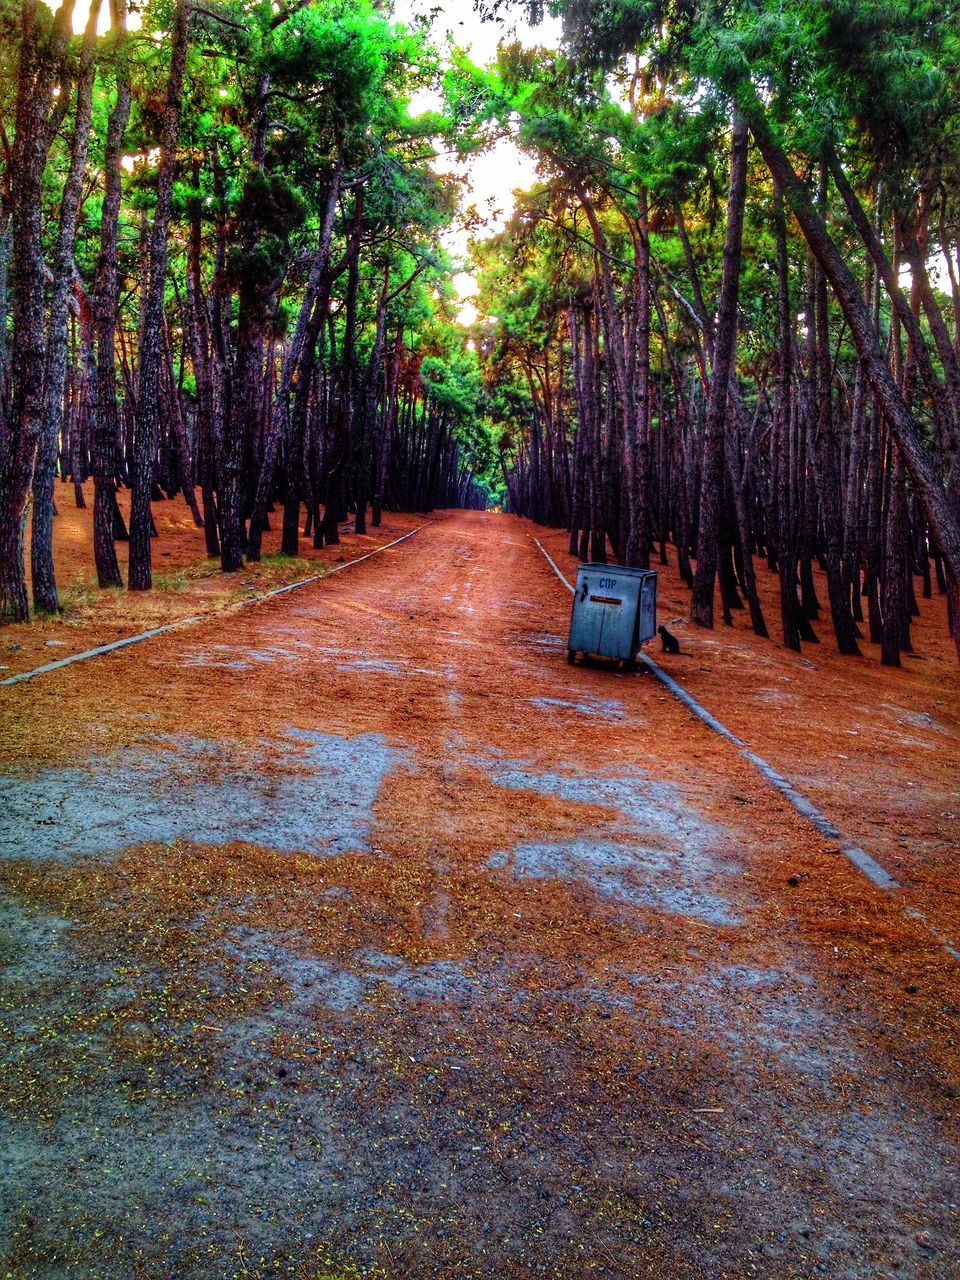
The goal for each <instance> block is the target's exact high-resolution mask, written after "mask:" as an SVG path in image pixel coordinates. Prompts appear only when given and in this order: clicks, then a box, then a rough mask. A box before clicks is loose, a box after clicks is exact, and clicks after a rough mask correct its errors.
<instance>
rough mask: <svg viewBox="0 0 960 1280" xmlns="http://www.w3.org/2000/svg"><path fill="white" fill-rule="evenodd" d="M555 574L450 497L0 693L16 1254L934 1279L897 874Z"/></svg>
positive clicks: (930, 1189)
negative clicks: (573, 605) (792, 799)
mask: <svg viewBox="0 0 960 1280" xmlns="http://www.w3.org/2000/svg"><path fill="white" fill-rule="evenodd" d="M568 610H569V599H568V597H567V595H566V593H565V592H564V591H563V590H562V588H560V586H559V584H558V583H557V582H556V580H555V579H554V578H553V576H552V574H551V573H550V571H549V569H548V567H547V566H546V564H545V563H544V561H543V560H542V558H541V556H540V553H539V552H538V551H537V550H536V548H535V547H534V545H533V543H532V542H531V540H530V538H529V537H528V535H527V533H526V531H525V529H524V526H523V524H522V522H520V521H518V520H515V519H513V518H511V517H505V516H498V515H493V514H466V513H457V514H454V515H452V516H450V517H449V518H446V519H444V520H442V521H440V522H438V523H437V524H435V525H433V526H431V527H430V528H429V529H426V530H424V532H423V533H422V534H420V535H418V537H417V538H415V539H413V540H412V541H410V542H407V543H405V544H404V545H403V546H401V547H397V548H395V549H393V550H391V551H389V552H385V553H384V554H383V555H382V556H379V557H378V558H377V559H376V560H374V561H371V562H368V563H367V564H366V565H363V566H359V567H358V568H357V569H356V570H354V571H351V572H350V573H347V574H342V575H340V576H339V577H337V578H335V579H332V580H330V581H328V582H321V583H319V584H317V585H316V586H311V587H307V588H304V590H303V591H301V592H298V593H296V594H294V595H292V596H287V597H282V598H280V599H278V600H275V601H272V602H269V603H267V604H264V605H263V606H260V607H258V608H257V609H254V610H246V611H243V612H242V613H240V614H234V615H231V616H229V617H224V618H222V619H217V620H214V621H211V622H210V623H209V624H205V625H204V626H203V627H202V628H197V629H195V630H193V631H189V632H184V633H181V634H173V635H170V636H166V637H161V638H159V639H158V640H156V641H155V642H153V641H151V642H150V643H149V644H145V645H143V646H139V647H138V648H137V649H135V650H132V651H128V652H125V653H120V654H117V655H113V656H110V657H108V658H104V659H102V660H97V661H95V662H91V663H85V664H81V665H77V666H74V667H70V668H68V669H66V670H64V671H62V672H59V673H57V674H56V675H55V676H52V677H50V678H49V679H45V680H39V681H35V682H32V683H29V684H24V685H19V686H16V687H15V688H14V689H11V690H10V691H9V692H8V696H7V697H5V698H4V699H3V700H2V701H0V718H2V723H0V730H2V736H3V741H4V742H5V743H7V744H8V745H9V746H11V747H12V748H13V752H14V754H13V755H12V757H11V759H12V760H15V766H14V765H13V764H12V763H11V765H10V767H9V768H8V771H7V772H6V773H4V774H3V775H0V876H2V879H0V894H2V896H0V963H2V964H3V965H4V969H3V971H2V974H0V984H2V986H0V989H2V995H0V1018H2V1027H0V1042H2V1045H3V1055H4V1061H3V1062H2V1063H0V1070H2V1074H3V1106H4V1107H5V1116H4V1126H5V1128H6V1130H7V1141H6V1142H5V1152H4V1165H3V1173H2V1187H0V1262H2V1263H3V1264H5V1266H6V1268H7V1269H8V1270H12V1271H13V1273H14V1274H16V1275H18V1276H20V1275H22V1276H24V1277H26V1276H36V1277H48V1276H49V1277H52V1276H59V1275H62V1274H78V1275H81V1274H82V1275H93V1274H96V1275H98V1276H102V1277H104V1278H105V1280H112V1278H113V1277H118V1278H119V1277H133V1276H137V1275H144V1274H146V1275H167V1274H176V1275H177V1276H178V1277H191V1276H196V1277H221V1276H222V1277H226V1276H233V1275H244V1274H246V1275H264V1276H266V1275H293V1276H300V1277H307V1276H318V1275H324V1276H346V1275H353V1274H356V1272H354V1271H353V1270H351V1268H352V1267H356V1268H358V1269H359V1274H363V1275H366V1274H371V1275H383V1276H389V1277H396V1278H398V1280H399V1278H400V1277H404V1278H405V1280H406V1278H412V1277H420V1276H424V1277H426V1276H442V1277H452V1276H456V1277H471V1276H476V1277H483V1278H484V1280H486V1278H487V1277H489V1278H490V1280H493V1277H503V1276H514V1275H516V1276H521V1275H523V1276H525V1275H529V1274H534V1275H537V1274H540V1275H555V1276H564V1277H573V1276H577V1277H579V1276H581V1275H594V1274H595V1275H605V1276H622V1277H631V1278H633V1277H640V1276H650V1277H654V1276H656V1277H670V1278H671V1280H685V1278H686V1277H690V1278H691V1280H694V1278H696V1280H702V1278H704V1277H708V1276H716V1277H734V1276H736V1277H738V1278H739V1277H745V1276H750V1275H758V1276H760V1275H764V1276H765V1275H775V1276H777V1277H786V1276H792V1275H804V1276H807V1275H812V1274H817V1273H819V1274H824V1275H829V1276H837V1277H838V1276H844V1277H864V1278H866V1277H874V1276H877V1275H883V1276H889V1277H911V1280H917V1278H921V1277H929V1278H931V1280H940V1278H941V1277H942V1278H943V1280H946V1278H947V1277H951V1276H953V1275H955V1274H957V1269H958V1267H960V1236H958V1230H957V1205H956V1186H957V1172H958V1168H960V1160H958V1148H957V1146H956V1145H955V1130H954V1125H955V1115H954V1114H953V1113H955V1110H956V1096H957V1092H956V1086H957V1080H956V1078H955V1076H954V1077H951V1075H950V1072H951V1070H952V1069H953V1068H954V1067H955V1064H954V1063H953V1062H952V1061H951V1060H950V1059H949V1058H948V1057H947V1056H946V1053H947V1050H946V1047H945V1046H944V1045H943V1044H942V1043H940V1042H939V1041H938V1040H937V1036H936V1031H937V1029H938V1028H939V1026H940V1024H939V1023H938V1022H937V1021H936V1019H935V1018H934V1017H933V1016H932V1015H930V1016H928V1012H929V1011H928V1009H927V1005H926V1004H925V1000H926V998H927V995H928V993H924V992H920V993H918V995H917V997H916V998H915V1000H913V1001H910V1000H904V999H903V980H902V974H901V973H899V972H898V971H897V969H896V966H895V965H893V964H892V963H890V961H889V957H888V955H887V953H886V952H885V951H884V940H885V938H886V937H888V936H893V935H894V933H896V936H897V937H898V938H902V929H903V925H902V921H901V919H900V913H899V907H898V906H897V905H896V904H895V903H893V902H892V901H891V896H890V895H885V894H883V893H881V892H879V891H878V890H876V889H875V888H874V887H873V886H872V885H870V884H869V883H868V882H867V881H865V880H863V879H862V878H861V877H858V875H857V873H856V872H855V871H854V870H853V869H852V868H851V867H850V866H849V865H848V864H846V863H845V862H844V861H843V860H842V859H839V858H837V857H835V856H831V855H830V853H829V851H827V850H825V849H824V846H823V841H822V839H820V838H819V837H818V836H817V835H816V833H815V832H814V831H813V830H812V828H810V827H809V826H808V825H807V824H805V823H804V822H803V821H802V820H801V819H800V818H799V817H798V816H797V815H796V814H795V813H793V812H792V811H791V810H790V809H789V808H788V807H787V806H786V804H785V803H783V802H781V801H780V799H779V798H778V797H777V796H775V795H774V794H773V793H772V792H771V791H770V789H769V787H768V786H767V785H766V784H765V783H764V782H763V780H762V779H761V778H760V777H759V776H758V775H757V774H756V773H755V771H754V770H753V769H752V768H751V767H750V766H749V765H748V764H747V763H746V762H745V761H743V760H742V759H740V758H739V757H738V756H737V754H736V752H735V751H733V750H732V749H730V748H729V747H728V746H727V745H726V744H724V743H722V742H720V741H719V740H718V739H717V738H716V737H715V735H713V734H712V733H711V732H710V730H708V729H707V728H706V727H705V726H703V725H701V724H699V723H698V722H697V721H695V720H694V719H693V718H692V717H691V716H690V715H689V713H688V712H687V711H686V710H685V709H684V708H683V707H681V706H680V705H678V704H677V703H676V702H674V701H673V700H672V699H671V698H670V697H669V695H668V694H667V693H666V692H665V690H664V689H663V688H662V687H661V686H660V685H659V684H657V683H656V682H655V681H654V680H653V679H652V678H651V677H649V676H647V677H645V676H640V675H619V674H617V673H615V672H612V671H611V670H609V669H607V668H602V667H599V666H598V667H585V668H581V667H577V668H574V669H572V668H569V667H567V665H566V654H565V632H566V623H567V617H568ZM796 877H800V878H801V880H802V881H804V882H806V881H807V879H808V878H809V880H810V884H811V888H810V891H809V892H805V893H804V894H802V895H797V893H796V891H795V889H794V888H792V887H791V886H790V885H789V884H788V880H789V879H790V878H796ZM929 998H930V999H931V1000H933V999H935V1000H936V1001H939V1002H940V1005H939V1008H940V1011H941V1012H942V993H930V994H929Z"/></svg>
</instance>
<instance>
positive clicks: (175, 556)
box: [0, 481, 431, 679]
mask: <svg viewBox="0 0 960 1280" xmlns="http://www.w3.org/2000/svg"><path fill="white" fill-rule="evenodd" d="M84 496H85V499H86V503H87V505H86V507H85V508H83V509H78V508H77V507H76V505H75V504H74V500H73V486H72V485H63V484H61V485H58V486H57V502H58V504H59V515H58V516H57V519H56V521H55V524H54V567H55V570H56V575H57V587H58V589H59V592H60V599H61V604H62V607H63V614H62V616H61V617H59V618H47V619H38V620H36V621H34V622H32V623H30V624H29V625H28V626H17V627H10V626H7V627H0V679H2V678H3V677H5V676H11V675H15V674H16V673H17V672H19V671H31V670H33V669H34V668H35V667H38V666H41V665H43V664H44V663H47V662H54V661H56V660H57V659H59V658H65V657H67V656H68V655H69V654H71V653H82V652H83V651H84V650H86V649H91V648H93V647H95V646H96V645H100V644H109V643H110V642H111V641H113V640H119V639H121V638H122V637H123V636H129V635H135V634H136V633H137V632H140V631H148V630H150V629H152V628H153V627H158V626H163V625H164V624H165V623H168V622H175V621H177V619H179V618H188V617H192V616H194V615H195V614H206V613H215V612H219V611H220V610H221V609H225V608H234V607H236V606H237V605H238V604H242V603H243V602H244V601H246V600H248V599H249V598H250V597H251V596H256V595H261V594H263V593H264V592H266V591H270V590H272V589H273V588H275V587H279V586H283V585H285V584H286V583H288V582H295V581H296V580H297V579H298V578H306V577H310V576H312V575H313V574H315V573H318V572H321V571H322V570H323V568H324V567H327V568H335V567H337V566H338V565H339V564H341V563H342V562H344V561H346V560H355V559H357V557H358V556H362V555H366V554H367V553H368V552H369V551H373V550H375V549H376V548H377V547H380V546H383V545H384V544H385V543H387V542H392V541H393V540H394V539H395V538H400V537H402V536H403V535H404V534H405V533H409V532H410V531H411V529H416V528H417V527H418V526H419V525H422V524H424V523H425V521H427V520H429V519H431V517H430V516H422V515H420V516H410V515H398V514H395V513H392V512H386V513H384V517H383V524H382V525H381V526H380V528H379V529H371V528H369V520H368V530H369V532H368V533H367V534H365V535H363V536H360V537H358V536H357V535H356V534H355V533H354V532H353V526H352V523H347V524H344V525H341V527H340V537H341V542H340V545H339V546H333V547H324V548H323V549H322V550H320V551H315V550H314V548H313V540H312V538H301V540H300V555H299V557H297V558H296V559H284V558H282V557H281V556H279V555H278V554H277V552H278V550H279V546H280V524H281V521H282V518H283V511H282V509H280V508H278V509H277V511H276V512H275V513H274V514H273V515H272V516H271V523H272V526H273V527H272V529H271V530H269V531H268V532H266V533H265V534H264V536H263V554H264V559H263V561H262V562H261V563H260V564H259V565H249V566H245V567H244V568H243V569H242V570H240V572H239V573H232V574H227V575H224V574H222V573H221V572H220V562H219V560H215V559H214V560H209V559H207V558H206V549H205V546H204V540H203V530H202V529H198V528H197V527H196V525H195V524H194V522H193V517H192V516H191V514H190V508H189V507H188V506H187V504H186V503H185V502H184V500H183V498H182V497H177V498H176V499H173V500H171V501H166V502H157V503H154V507H153V513H154V523H155V524H156V526H157V534H158V537H157V538H155V539H154V543H153V573H154V590H153V591H150V592H142V593H140V592H127V591H99V590H98V589H97V574H96V570H95V568H94V561H93V483H92V481H90V482H88V483H87V484H86V485H85V486H84ZM118 499H119V502H120V509H121V511H122V512H123V515H124V519H125V520H126V519H128V518H129V514H130V491H129V489H121V490H120V492H119V494H118ZM127 550H128V548H127V544H126V543H123V542H118V543H117V554H118V558H119V560H120V572H121V574H122V576H123V579H124V581H126V577H127ZM26 563H27V578H28V581H29V576H30V574H29V566H30V537H29V524H28V532H27V546H26Z"/></svg>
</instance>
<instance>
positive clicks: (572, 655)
mask: <svg viewBox="0 0 960 1280" xmlns="http://www.w3.org/2000/svg"><path fill="white" fill-rule="evenodd" d="M576 661H577V651H576V649H568V650H567V662H568V663H569V664H570V666H571V667H572V666H573V665H574V664H575V663H576Z"/></svg>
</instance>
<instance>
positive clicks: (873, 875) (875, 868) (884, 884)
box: [533, 538, 960, 958]
mask: <svg viewBox="0 0 960 1280" xmlns="http://www.w3.org/2000/svg"><path fill="white" fill-rule="evenodd" d="M533 541H534V542H535V543H536V545H537V546H538V547H539V548H540V550H541V551H542V552H543V555H544V557H545V558H546V560H547V562H548V563H549V565H550V567H551V568H552V569H553V571H554V573H555V574H556V575H557V577H558V578H559V579H560V581H561V582H562V583H563V585H564V586H565V587H566V588H567V590H568V591H569V592H570V594H571V595H573V593H574V588H573V587H572V586H571V585H570V583H569V582H568V581H567V579H566V577H565V576H564V574H563V573H562V572H561V570H560V569H559V568H558V567H557V564H556V561H555V560H554V559H553V558H552V556H551V555H550V554H549V552H548V551H547V549H546V548H545V547H544V545H543V543H542V542H540V540H539V538H534V539H533ZM639 657H640V661H641V662H642V663H643V665H644V666H645V667H646V668H647V669H648V670H649V671H650V672H652V674H653V675H655V676H656V677H657V679H658V680H659V681H660V683H661V684H662V685H664V686H665V687H666V688H667V689H669V690H670V692H671V693H672V694H673V696H674V697H675V698H677V699H678V700H679V701H680V702H682V703H683V705H684V706H685V707H686V708H687V709H688V710H689V711H692V712H693V714H694V715H695V716H696V717H697V719H698V720H702V721H703V723H704V724H705V725H706V726H707V727H708V728H710V729H712V730H713V732H714V733H718V734H719V735H720V737H721V738H726V740H727V741H728V742H729V743H730V744H731V745H732V746H734V747H736V748H737V750H738V751H739V752H740V754H741V755H742V756H743V758H744V759H745V760H749V762H750V763H751V764H752V765H753V767H754V768H755V769H756V770H757V771H758V772H759V773H760V775H761V776H762V777H763V778H765V779H766V781H767V782H769V783H770V785H771V786H772V787H774V788H775V789H776V790H777V791H779V793H780V794H781V795H782V796H783V798H784V799H785V800H787V801H788V802H789V803H790V805H791V806H792V807H793V808H794V809H795V810H796V811H797V813H799V814H800V816H801V817H802V818H806V820H807V821H808V822H810V823H812V825H813V826H814V827H816V829H817V830H818V831H819V832H820V834H821V835H822V836H825V837H826V838H827V839H828V840H833V841H835V842H836V844H837V845H838V847H839V848H840V851H841V852H842V853H843V854H844V856H845V857H846V858H848V859H849V861H850V862H851V863H852V864H853V865H854V866H855V867H856V868H857V869H858V870H859V871H861V872H862V873H863V874H864V875H865V876H866V877H867V879H868V880H870V881H871V883H873V884H875V885H876V886H877V888H878V889H885V890H887V891H888V892H890V891H893V890H895V889H899V888H900V887H901V886H900V884H899V883H898V881H896V880H895V879H894V878H893V876H892V875H891V874H890V873H889V871H887V870H886V868H884V867H882V866H881V865H880V863H879V862H877V860H876V859H875V858H872V857H871V856H870V854H869V853H867V851H866V850H865V849H861V848H860V846H859V845H857V844H854V843H853V842H852V841H850V840H847V839H846V837H845V836H844V834H843V832H842V831H840V829H839V828H838V827H836V826H834V824H833V823H832V822H831V821H830V819H829V818H828V817H827V816H826V814H825V813H822V812H821V811H820V810H819V809H818V808H817V806H816V805H815V804H814V803H813V801H812V800H808V799H807V797H806V796H805V795H803V794H802V793H801V792H799V791H798V790H797V789H796V787H795V786H793V784H792V783H791V782H789V781H788V779H786V778H785V777H784V776H783V774H781V773H778V772H777V770H776V769H774V767H773V765H771V764H768V763H767V761H766V760H764V759H763V758H762V757H761V756H758V755H757V754H756V753H755V752H753V751H751V750H750V748H749V747H748V746H747V744H746V743H745V742H744V741H743V740H742V739H741V738H738V737H737V736H736V734H734V733H732V732H731V731H730V730H729V729H728V728H727V727H726V725H724V724H721V723H720V721H719V720H718V719H717V718H716V716H713V715H711V714H710V712H709V711H708V710H707V709H706V707H703V706H701V704H700V703H699V702H698V701H697V700H696V698H694V697H693V696H692V695H691V694H689V693H688V692H687V691H686V689H684V688H683V686H682V685H680V684H678V683H677V681H676V680H674V678H673V676H671V675H668V674H667V672H666V671H664V669H663V668H662V667H661V666H660V665H659V663H657V662H654V660H653V658H651V657H649V656H648V655H647V654H645V653H641V654H640V655H639ZM951 953H952V954H954V955H956V953H955V952H951ZM957 958H960V956H958V957H957Z"/></svg>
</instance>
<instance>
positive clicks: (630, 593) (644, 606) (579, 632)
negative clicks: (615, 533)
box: [567, 564, 657, 663]
mask: <svg viewBox="0 0 960 1280" xmlns="http://www.w3.org/2000/svg"><path fill="white" fill-rule="evenodd" d="M656 634H657V575H656V573H654V572H653V570H651V569H628V568H627V567H626V566H625V565H621V564H581V565H578V566H577V590H576V594H575V595H574V597H573V613H572V615H571V618H570V638H569V640H568V641H567V660H568V661H569V662H573V661H574V660H575V658H576V656H577V654H578V653H583V654H588V653H589V654H599V655H601V656H602V657H606V658H619V659H620V661H621V663H632V662H633V661H634V659H635V658H636V656H637V653H638V652H639V650H640V646H641V645H642V644H643V643H644V641H645V640H650V639H652V638H653V636H655V635H656Z"/></svg>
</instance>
